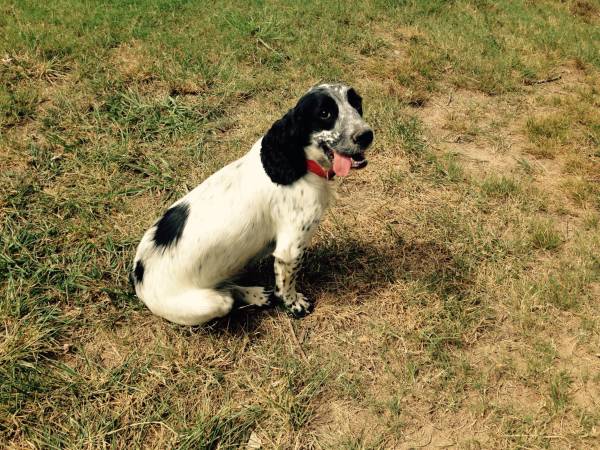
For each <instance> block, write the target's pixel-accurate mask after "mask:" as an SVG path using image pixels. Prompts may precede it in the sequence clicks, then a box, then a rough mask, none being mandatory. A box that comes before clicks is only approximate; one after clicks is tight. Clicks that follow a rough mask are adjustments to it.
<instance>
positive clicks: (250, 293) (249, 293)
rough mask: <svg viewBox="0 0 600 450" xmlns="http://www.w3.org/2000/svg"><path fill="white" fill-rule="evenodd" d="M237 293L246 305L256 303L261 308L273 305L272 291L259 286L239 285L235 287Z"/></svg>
mask: <svg viewBox="0 0 600 450" xmlns="http://www.w3.org/2000/svg"><path fill="white" fill-rule="evenodd" d="M234 292H235V294H236V296H237V298H239V300H240V302H241V303H242V304H244V305H254V306H258V307H260V308H265V307H267V306H271V304H272V302H271V298H272V295H271V291H269V290H267V289H265V288H263V287H259V286H254V287H243V288H242V287H238V288H236V289H235V291H234Z"/></svg>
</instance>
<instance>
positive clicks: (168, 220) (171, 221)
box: [154, 203, 190, 247]
mask: <svg viewBox="0 0 600 450" xmlns="http://www.w3.org/2000/svg"><path fill="white" fill-rule="evenodd" d="M189 212H190V207H189V205H188V204H187V203H180V204H178V205H175V206H173V207H172V208H169V209H168V210H167V212H166V213H165V215H164V216H162V217H161V218H160V220H159V221H158V223H157V224H156V231H155V232H154V243H155V244H156V246H157V247H168V246H170V245H174V244H176V243H177V241H178V240H179V238H181V235H182V234H183V229H184V228H185V223H186V222H187V218H188V216H189Z"/></svg>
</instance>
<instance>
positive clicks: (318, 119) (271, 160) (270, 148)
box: [260, 90, 339, 185]
mask: <svg viewBox="0 0 600 450" xmlns="http://www.w3.org/2000/svg"><path fill="white" fill-rule="evenodd" d="M338 113H339V111H338V107H337V103H336V102H335V100H334V99H333V98H331V97H330V96H329V95H327V94H326V93H325V92H323V91H321V90H316V91H312V92H310V93H308V94H306V95H305V96H303V97H302V98H301V99H300V100H299V101H298V103H297V104H296V106H295V107H294V108H293V109H290V110H289V111H288V112H287V113H286V114H285V116H283V117H282V118H281V119H279V120H278V121H276V122H275V123H274V124H273V125H272V126H271V129H270V130H269V131H268V132H267V134H265V136H264V137H263V140H262V145H261V150H260V158H261V161H262V165H263V168H264V170H265V172H266V173H267V175H268V176H269V178H271V181H273V182H274V183H277V184H282V185H289V184H292V183H293V182H294V181H296V180H298V179H299V178H301V177H303V176H304V175H306V157H305V154H304V147H306V146H307V145H308V144H309V143H310V135H311V134H312V133H314V132H315V131H321V130H330V129H332V128H333V126H334V125H335V121H336V120H337V117H338Z"/></svg>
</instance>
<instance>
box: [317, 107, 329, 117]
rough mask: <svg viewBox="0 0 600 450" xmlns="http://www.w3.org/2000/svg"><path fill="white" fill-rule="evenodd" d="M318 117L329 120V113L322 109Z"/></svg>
mask: <svg viewBox="0 0 600 450" xmlns="http://www.w3.org/2000/svg"><path fill="white" fill-rule="evenodd" d="M319 117H320V118H321V119H329V118H331V113H330V112H329V111H327V110H326V109H322V110H321V112H319Z"/></svg>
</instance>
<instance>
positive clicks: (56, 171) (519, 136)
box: [0, 0, 600, 449]
mask: <svg viewBox="0 0 600 450" xmlns="http://www.w3.org/2000/svg"><path fill="white" fill-rule="evenodd" d="M217 3H218V4H216V5H215V4H214V3H213V2H203V1H199V2H192V1H184V0H177V1H172V0H148V1H145V2H142V1H133V0H132V1H127V2H121V1H104V2H96V3H94V2H82V1H76V0H57V1H53V2H34V1H16V0H4V1H1V2H0V29H1V30H2V33H0V34H1V35H2V37H0V80H1V81H2V82H1V84H0V133H1V134H0V148H1V149H2V150H1V151H0V165H1V167H2V171H1V172H0V208H1V209H0V227H1V228H0V291H1V292H0V317H1V319H2V320H1V321H0V331H1V333H0V380H1V383H0V442H2V443H3V445H2V446H3V447H8V448H142V447H143V448H157V449H162V448H171V447H176V448H235V447H239V446H242V447H246V446H247V448H259V447H262V448H298V449H300V448H347V449H363V448H451V447H456V448H471V449H477V448H528V449H530V448H561V449H562V448H592V447H600V436H599V433H600V429H599V427H600V375H599V374H600V350H599V349H600V346H599V344H600V183H599V182H600V112H599V111H600V109H599V108H600V44H599V43H600V3H599V2H598V1H595V0H593V1H592V0H564V1H536V2H531V1H525V0H520V1H519V0H515V1H508V0H502V1H487V0H479V1H472V2H468V1H461V0H456V1H452V2H445V1H435V0H429V1H423V2H408V1H393V0H387V1H385V0H372V1H365V2H358V3H355V4H352V5H350V3H340V2H312V1H311V2H302V3H301V2H274V1H269V0H267V1H250V0H248V1H244V2H226V1H225V2H217ZM322 80H327V81H344V82H346V83H349V84H351V85H353V86H354V87H355V88H356V89H357V90H358V91H359V92H360V93H361V94H362V96H363V98H364V106H365V117H366V119H367V121H368V122H369V123H371V124H372V126H373V128H374V130H375V142H374V145H373V147H372V150H371V151H370V154H369V165H368V167H367V168H366V169H364V170H362V171H360V172H353V173H352V174H351V175H350V176H349V177H347V178H345V179H339V180H336V181H335V182H334V183H335V184H336V185H337V190H338V199H337V201H336V204H335V206H334V207H333V208H332V209H331V210H330V212H329V213H328V214H327V216H326V217H325V219H324V221H323V223H322V224H321V227H320V230H319V232H318V234H317V236H316V239H315V241H314V243H313V246H312V248H311V250H310V254H309V256H308V260H307V262H306V266H305V269H304V270H303V272H302V274H301V278H300V281H299V285H300V286H301V288H302V291H303V292H304V293H305V294H306V295H307V296H308V297H309V298H311V299H312V300H314V302H315V310H314V312H313V313H312V314H311V315H309V316H307V317H306V318H304V319H301V320H294V319H292V318H290V317H288V316H287V315H286V314H285V313H284V312H283V311H281V310H279V309H271V310H256V309H252V308H246V309H243V310H241V311H238V312H236V313H235V314H234V315H233V316H231V317H228V318H225V319H223V320H220V321H218V322H216V323H213V324H211V325H210V326H205V327H182V326H177V325H173V324H170V323H168V322H166V321H164V320H161V319H159V318H157V317H154V316H152V315H151V314H150V313H149V311H148V310H147V309H145V308H144V306H143V305H142V304H141V303H140V302H139V301H138V300H137V299H136V298H135V296H134V294H133V293H132V291H131V288H130V286H129V284H128V280H127V277H128V271H129V269H130V266H131V261H132V258H133V254H134V250H135V245H136V244H137V242H138V240H139V239H140V237H141V235H142V234H143V232H144V231H145V229H147V228H148V227H149V226H150V225H151V224H152V223H153V221H154V220H155V219H156V218H157V217H158V216H159V215H160V214H161V213H162V212H163V211H164V210H165V209H166V208H167V207H168V205H169V204H170V203H171V202H172V201H174V200H175V199H176V198H178V197H179V196H181V195H182V194H183V193H185V192H186V191H188V190H189V189H191V188H193V187H194V186H195V185H197V184H198V183H200V182H201V181H202V180H203V179H204V178H206V177H207V176H208V175H209V174H211V173H212V172H214V171H215V170H217V169H218V168H220V167H222V166H223V165H224V164H226V163H228V162H229V161H232V160H234V159H236V158H238V157H239V156H241V155H242V154H244V153H245V152H246V151H247V150H248V149H249V148H250V146H251V145H252V143H253V142H254V141H255V140H256V139H257V138H258V137H260V135H261V134H262V133H264V132H265V130H266V129H267V128H268V127H269V125H270V124H271V123H272V122H273V121H274V120H276V119H277V118H279V117H281V116H282V115H283V113H284V112H285V111H287V109H289V108H290V107H292V106H293V104H294V102H295V100H296V99H297V98H298V97H299V96H300V95H302V93H303V92H305V91H306V89H307V88H308V87H310V86H311V85H312V84H315V83H317V82H319V81H322ZM248 276H249V277H254V278H257V279H260V280H266V281H268V280H269V278H270V276H271V275H270V274H269V267H268V262H267V263H265V264H263V266H261V267H259V268H258V270H256V271H255V272H254V273H250V274H248Z"/></svg>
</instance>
